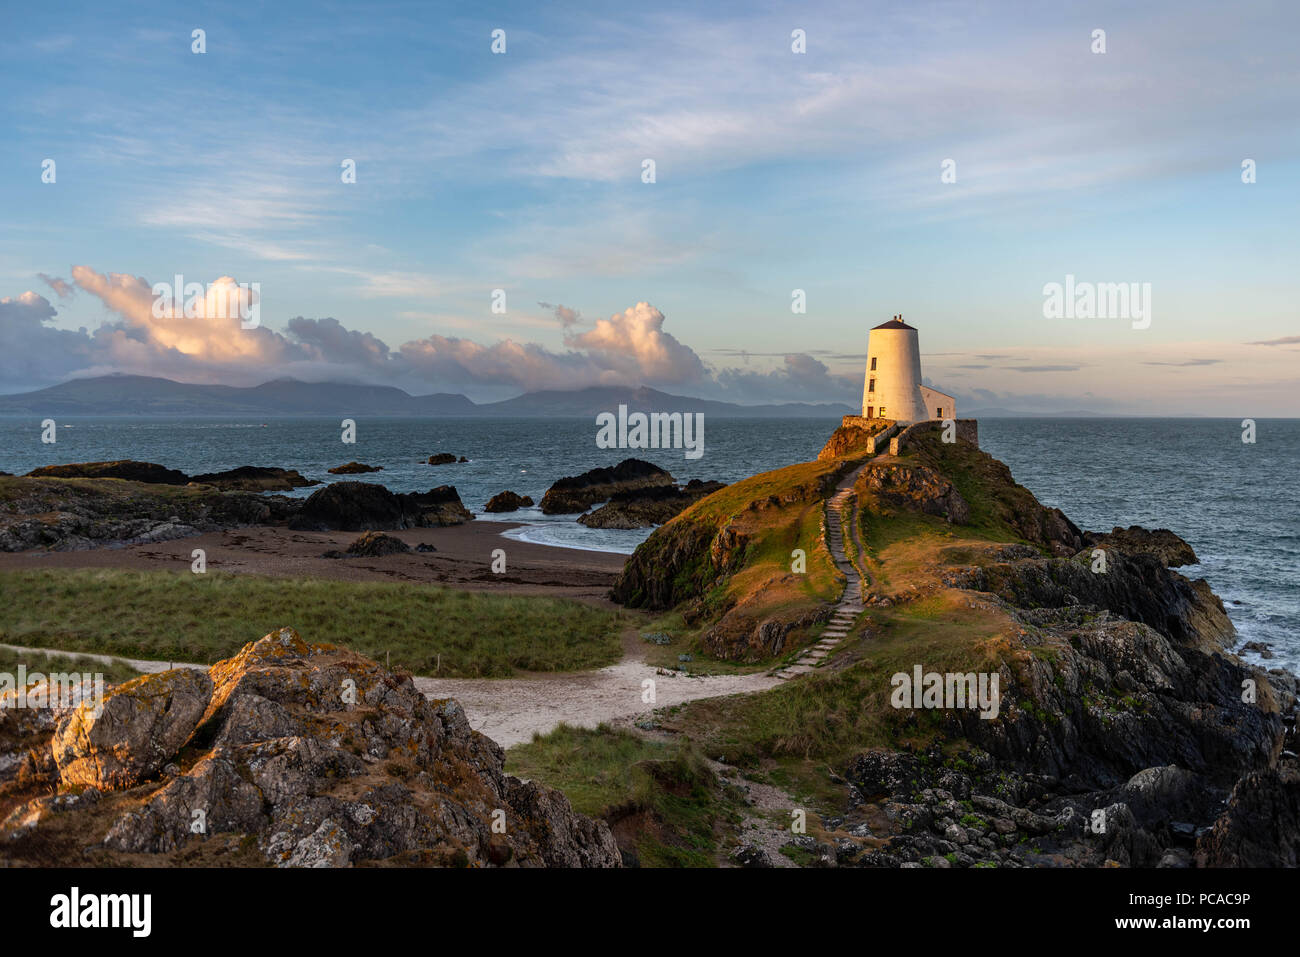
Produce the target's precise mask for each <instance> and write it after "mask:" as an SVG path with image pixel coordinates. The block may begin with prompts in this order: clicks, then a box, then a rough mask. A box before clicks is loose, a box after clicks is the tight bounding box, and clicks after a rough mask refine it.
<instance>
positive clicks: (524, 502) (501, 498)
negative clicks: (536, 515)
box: [483, 491, 533, 512]
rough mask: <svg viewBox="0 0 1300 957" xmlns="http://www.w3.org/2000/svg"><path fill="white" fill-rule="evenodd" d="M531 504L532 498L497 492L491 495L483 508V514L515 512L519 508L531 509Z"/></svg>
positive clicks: (507, 492)
mask: <svg viewBox="0 0 1300 957" xmlns="http://www.w3.org/2000/svg"><path fill="white" fill-rule="evenodd" d="M532 504H533V499H532V496H529V495H517V494H515V493H514V492H509V491H506V492H498V493H497V494H496V495H493V496H492V497H491V498H490V499H488V502H487V504H486V505H484V506H483V511H485V512H517V511H519V510H520V509H521V508H531V507H532Z"/></svg>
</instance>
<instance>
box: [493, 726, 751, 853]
mask: <svg viewBox="0 0 1300 957" xmlns="http://www.w3.org/2000/svg"><path fill="white" fill-rule="evenodd" d="M506 770H507V771H508V772H509V773H510V774H514V775H518V776H519V777H523V778H528V779H530V780H534V781H537V782H539V783H541V784H545V785H547V786H548V787H553V788H558V789H559V790H561V791H563V792H564V794H565V796H567V797H568V799H569V801H570V803H572V804H573V807H574V809H575V810H577V811H580V812H581V813H583V814H587V815H590V816H592V817H603V818H605V820H607V821H609V822H610V824H611V826H612V827H613V829H614V834H615V838H616V839H617V840H618V841H619V846H620V848H621V849H622V850H623V851H624V853H625V854H631V855H633V856H634V857H635V859H636V861H637V862H638V863H639V864H640V865H641V866H643V867H713V866H715V865H716V859H715V854H716V851H717V848H718V846H719V845H720V843H721V840H722V834H721V833H720V825H722V824H724V823H726V822H732V823H734V822H735V821H736V820H737V819H738V814H737V812H736V810H735V808H734V806H733V804H732V802H731V800H729V799H728V796H727V795H725V794H723V793H722V792H721V790H720V789H719V787H718V786H717V779H716V778H715V776H714V775H713V773H712V772H711V771H710V770H709V768H708V765H707V764H705V762H704V760H703V758H702V757H701V756H700V754H699V752H698V751H696V750H695V749H694V748H693V747H692V746H691V745H690V744H689V743H677V742H673V743H662V742H658V741H651V740H648V739H646V738H643V737H641V736H639V735H636V734H633V733H632V732H630V731H624V730H621V729H614V728H611V727H609V726H608V725H604V724H602V725H600V726H599V727H597V728H596V729H594V730H589V729H584V728H574V727H571V726H569V725H567V724H561V725H560V726H559V727H558V728H556V729H555V730H554V731H552V732H551V733H550V734H547V735H534V736H533V740H532V741H530V742H529V743H528V744H520V745H516V746H515V747H513V748H511V749H510V750H509V751H507V752H506ZM620 822H625V823H626V825H627V826H625V827H622V826H620Z"/></svg>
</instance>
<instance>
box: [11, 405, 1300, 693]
mask: <svg viewBox="0 0 1300 957" xmlns="http://www.w3.org/2000/svg"><path fill="white" fill-rule="evenodd" d="M705 424H706V429H705V454H704V457H703V458H701V459H697V460H694V461H691V460H687V459H686V458H684V456H683V454H682V453H681V452H680V451H677V452H669V451H647V452H640V451H637V452H620V451H618V450H602V449H598V448H596V446H595V431H596V430H595V425H594V422H593V421H591V420H587V419H514V420H481V419H424V420H420V419H409V418H401V419H397V418H394V419H360V420H358V423H357V441H356V444H355V445H344V444H343V443H342V442H341V440H340V428H339V424H338V420H336V419H319V418H317V419H269V420H267V421H265V422H261V421H230V420H203V419H183V420H181V419H152V418H149V419H145V418H109V417H95V418H89V417H68V418H66V419H61V420H60V422H59V432H58V441H57V443H55V444H53V445H45V444H42V443H41V441H40V429H39V424H38V422H37V421H36V420H34V419H30V418H18V417H13V418H0V469H2V470H4V471H9V472H13V473H15V474H19V475H21V474H23V473H24V472H27V471H30V470H31V469H33V468H36V467H37V466H40V465H50V464H57V463H63V462H86V461H98V460H105V459H139V460H143V461H148V462H159V463H162V464H164V465H167V466H169V467H172V468H177V469H181V470H182V471H185V472H189V473H191V474H193V473H199V472H206V471H217V470H220V469H226V468H232V467H234V466H237V465H276V466H283V467H286V468H296V469H298V470H299V471H301V472H302V473H303V474H304V475H306V476H308V477H309V478H317V479H324V480H329V479H330V476H329V475H327V474H326V471H325V470H326V469H328V468H330V467H331V466H335V465H339V464H342V463H343V462H347V461H350V460H353V459H355V460H357V461H361V462H367V463H369V464H372V465H382V466H383V467H384V471H382V472H377V473H373V474H372V475H368V476H357V478H360V479H361V480H363V481H377V482H382V483H383V484H384V485H387V486H388V487H389V488H391V489H393V490H394V491H413V490H417V489H419V490H426V489H428V488H430V487H432V486H435V485H441V484H444V483H445V484H451V485H455V486H456V488H457V489H458V490H459V492H460V496H461V499H462V501H464V503H465V504H466V505H467V506H468V507H469V508H470V509H472V510H473V511H475V512H476V513H479V515H480V518H483V519H486V520H500V521H511V522H519V521H523V522H526V523H527V524H526V525H525V526H524V527H522V528H519V529H515V530H514V531H512V532H510V533H509V534H510V535H511V536H512V537H516V538H521V539H524V540H527V541H535V542H540V543H546V544H553V545H563V546H568V547H575V548H589V549H598V550H606V551H616V552H624V553H628V552H631V551H632V550H633V549H634V548H635V547H636V546H637V544H639V543H640V542H641V541H642V540H643V539H644V538H645V536H646V534H648V533H647V532H645V531H613V530H599V529H588V528H585V527H583V526H582V525H579V524H577V522H575V521H573V519H572V518H571V517H568V518H555V517H551V516H544V515H542V514H541V512H540V511H538V510H536V509H526V510H523V511H520V512H516V513H514V514H512V515H504V516H487V515H483V514H482V507H483V504H484V503H485V502H486V501H487V499H488V498H490V497H491V496H492V495H494V494H496V493H497V492H500V491H502V490H503V489H511V490H513V491H515V492H518V493H520V494H523V495H531V496H532V497H533V499H534V500H535V501H541V497H542V493H543V492H545V491H546V489H547V487H548V486H550V484H551V483H552V482H554V481H555V480H556V479H558V478H560V477H561V476H565V475H576V474H578V473H579V472H584V471H586V470H587V469H590V468H594V467H596V466H600V465H613V464H615V463H617V462H618V461H619V460H620V459H622V458H624V457H626V456H627V455H636V456H637V457H638V458H644V459H648V460H649V461H652V462H654V463H655V464H657V465H660V466H662V467H663V468H666V469H668V470H669V471H670V472H672V473H673V475H674V476H675V477H676V478H677V479H678V480H680V481H685V480H687V479H692V478H703V479H717V480H720V481H723V482H734V481H736V480H738V479H741V478H744V477H746V476H749V475H753V474H755V473H756V472H762V471H766V470H768V469H773V468H778V467H780V466H782V465H787V464H789V463H791V462H803V461H808V460H809V459H812V458H814V457H815V456H816V454H817V451H818V449H820V448H821V446H822V443H823V442H824V441H825V440H826V437H827V436H828V435H829V434H830V432H831V431H832V429H834V427H835V426H836V425H837V424H838V423H837V422H835V421H832V420H827V421H821V420H794V419H771V420H765V419H717V418H710V419H708V420H707V421H706V423H705ZM1241 438H1242V429H1241V420H1239V419H1134V418H1124V419H1039V418H1035V419H985V420H983V421H981V422H980V444H981V445H982V446H983V448H984V449H986V450H987V451H988V452H990V453H991V454H993V455H995V456H996V457H998V458H1000V459H1002V460H1003V461H1004V462H1006V463H1007V464H1008V465H1009V466H1010V467H1011V470H1012V472H1013V474H1014V475H1015V477H1016V480H1017V481H1019V482H1020V483H1021V484H1022V485H1024V486H1026V487H1028V488H1029V489H1030V490H1031V491H1033V492H1034V493H1035V494H1036V495H1037V496H1038V498H1039V499H1040V500H1041V501H1042V502H1043V503H1044V504H1046V505H1054V506H1058V507H1060V508H1061V509H1062V510H1064V511H1065V513H1066V514H1067V515H1069V516H1070V518H1072V519H1073V520H1074V521H1075V523H1076V524H1078V525H1079V526H1081V527H1083V528H1089V529H1097V530H1107V529H1110V528H1111V527H1112V526H1114V525H1117V524H1122V525H1131V524H1136V525H1145V526H1147V527H1151V528H1160V527H1162V528H1170V529H1173V530H1174V531H1175V532H1177V533H1178V534H1179V535H1181V536H1182V537H1183V538H1185V539H1186V540H1187V541H1188V542H1190V543H1191V545H1192V547H1193V548H1194V549H1195V550H1196V553H1197V555H1198V556H1200V559H1201V565H1200V566H1199V567H1194V568H1190V569H1184V572H1186V573H1189V574H1191V575H1192V576H1200V577H1204V578H1206V579H1208V580H1209V582H1210V584H1211V585H1212V586H1213V587H1214V590H1215V591H1216V592H1217V593H1218V594H1219V595H1220V596H1221V597H1222V598H1223V600H1224V602H1225V603H1226V604H1227V607H1228V610H1229V612H1230V614H1231V615H1232V619H1233V621H1234V622H1235V623H1236V625H1237V629H1238V631H1239V632H1240V633H1241V635H1242V638H1243V640H1246V641H1250V640H1255V641H1263V642H1266V643H1267V644H1269V645H1271V646H1272V648H1273V653H1274V654H1275V655H1276V657H1275V658H1274V659H1272V660H1269V661H1267V662H1262V663H1265V664H1267V665H1269V666H1279V665H1280V666H1285V667H1288V668H1290V669H1292V670H1300V496H1297V495H1296V493H1295V484H1294V483H1295V476H1296V470H1297V466H1300V420H1294V419H1286V420H1279V419H1260V420H1257V435H1256V441H1255V443H1254V444H1245V443H1243V442H1242V440H1241ZM434 452H454V453H455V454H456V455H464V456H466V457H467V458H468V459H469V460H470V461H469V462H468V463H465V464H457V465H441V466H430V465H425V464H423V462H424V460H425V459H427V458H428V456H429V455H430V454H431V453H434ZM310 492H311V490H310V489H301V490H299V491H298V492H296V493H294V494H298V495H304V496H305V495H308V494H310ZM1247 657H1250V658H1251V659H1252V660H1257V661H1260V660H1261V659H1259V658H1258V656H1255V655H1248V656H1247Z"/></svg>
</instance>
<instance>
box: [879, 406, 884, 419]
mask: <svg viewBox="0 0 1300 957" xmlns="http://www.w3.org/2000/svg"><path fill="white" fill-rule="evenodd" d="M880 417H881V418H882V419H883V418H884V417H885V407H884V406H883V405H882V406H881V407H880Z"/></svg>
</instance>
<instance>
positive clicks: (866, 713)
mask: <svg viewBox="0 0 1300 957" xmlns="http://www.w3.org/2000/svg"><path fill="white" fill-rule="evenodd" d="M868 627H869V630H870V635H871V637H870V639H869V640H866V641H862V640H857V641H855V640H854V639H852V638H850V639H849V640H847V641H846V642H845V643H844V646H843V651H844V652H846V653H849V654H850V655H852V656H853V657H854V658H856V660H854V661H853V662H852V663H851V664H848V665H847V666H846V667H844V668H843V669H842V670H839V671H830V670H827V669H819V670H818V671H815V672H813V673H811V674H808V675H805V676H803V677H802V678H800V679H798V680H797V681H792V682H790V683H788V684H785V685H782V686H780V687H777V688H774V689H772V690H770V691H766V692H763V693H761V694H752V695H736V696H732V697H727V698H710V699H704V700H700V701H692V702H688V703H687V704H685V705H683V706H682V707H681V708H679V709H676V710H674V711H671V712H669V713H667V714H666V715H665V717H664V718H663V720H662V721H661V724H662V726H663V727H664V728H665V729H667V730H670V731H677V732H680V733H682V734H684V735H686V736H688V737H690V738H691V739H692V740H695V741H696V742H698V743H699V744H700V746H701V747H703V748H704V749H705V750H706V752H707V753H709V754H725V755H726V756H727V762H728V763H729V764H735V765H737V766H740V767H743V768H755V769H765V768H766V769H770V767H771V766H770V762H777V763H778V764H779V766H780V768H781V769H782V774H783V777H784V780H783V781H782V784H783V786H786V787H787V789H788V790H792V791H795V792H802V793H803V794H806V795H810V796H815V795H816V794H817V793H818V792H819V791H820V790H821V789H822V788H823V779H824V776H825V774H826V772H827V770H828V769H835V770H840V769H842V768H843V767H844V765H845V764H846V763H847V762H848V761H849V759H850V758H851V757H852V756H853V755H855V754H857V753H859V752H861V751H863V750H866V749H868V748H871V747H889V748H897V747H899V746H900V745H903V744H909V745H913V746H924V745H926V744H929V743H930V742H932V741H934V740H936V739H939V738H941V734H940V732H941V726H942V724H943V722H944V712H943V711H941V710H928V709H919V710H913V709H895V708H894V707H893V706H892V705H891V703H890V694H891V693H892V691H893V686H892V684H891V677H892V676H893V675H894V674H895V673H898V672H904V673H909V674H910V673H911V671H912V668H913V666H914V665H916V664H921V665H922V666H923V667H924V668H925V670H926V671H939V672H948V671H953V672H956V671H961V672H967V671H983V670H991V669H993V668H995V667H996V663H997V660H998V659H999V657H1000V655H1001V654H1003V653H1004V645H1005V638H1004V637H1002V635H1003V633H1004V632H1005V629H1006V627H1007V621H1006V619H1005V618H1004V617H1003V616H1000V615H996V614H992V613H986V612H981V611H977V610H975V609H971V608H967V607H965V606H964V604H963V603H961V602H960V601H959V600H956V599H954V598H952V597H950V596H945V595H936V596H932V597H930V598H927V599H923V600H921V601H918V602H914V603H911V604H909V605H902V606H896V607H894V608H891V609H876V610H873V611H872V612H871V621H870V624H869V626H868ZM769 773H770V771H769ZM773 779H774V780H779V779H778V778H776V777H775V776H774V777H773Z"/></svg>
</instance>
